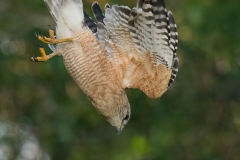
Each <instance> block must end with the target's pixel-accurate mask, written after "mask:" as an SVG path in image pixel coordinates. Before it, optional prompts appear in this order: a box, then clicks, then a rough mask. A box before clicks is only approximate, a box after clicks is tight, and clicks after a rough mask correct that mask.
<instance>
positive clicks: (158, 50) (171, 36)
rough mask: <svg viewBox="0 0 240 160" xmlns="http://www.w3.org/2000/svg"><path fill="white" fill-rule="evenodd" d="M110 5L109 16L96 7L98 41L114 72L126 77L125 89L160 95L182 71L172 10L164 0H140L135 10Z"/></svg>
mask: <svg viewBox="0 0 240 160" xmlns="http://www.w3.org/2000/svg"><path fill="white" fill-rule="evenodd" d="M106 6H107V7H105V16H104V15H103V13H102V11H101V9H100V8H99V6H98V4H97V3H94V4H93V6H92V9H93V13H94V15H95V18H96V19H97V21H98V23H97V24H95V25H94V26H95V27H96V26H97V32H96V34H97V37H98V40H99V42H100V44H101V45H102V46H103V48H104V49H105V53H106V55H107V56H108V58H109V61H110V62H111V64H112V68H111V69H110V70H111V71H110V72H114V73H115V75H117V76H118V78H120V79H121V80H122V86H123V88H138V89H140V90H142V91H143V92H144V93H146V94H147V95H148V96H149V97H151V98H157V97H160V96H161V95H162V94H163V93H164V92H165V91H166V90H167V89H168V87H169V86H170V85H171V84H172V82H173V81H174V78H175V77H176V74H177V72H178V59H177V57H176V51H177V43H178V40H177V38H178V37H177V29H176V24H175V22H174V19H173V16H172V13H171V12H170V11H169V12H167V10H166V8H165V4H164V2H163V0H138V3H137V7H135V8H133V9H130V8H129V7H126V6H118V5H113V6H112V7H110V6H109V5H106ZM86 17H88V16H86ZM93 23H94V22H92V23H91V24H92V25H93ZM89 24H90V23H89ZM89 26H90V25H89ZM89 28H90V29H91V28H93V27H91V26H90V27H89Z"/></svg>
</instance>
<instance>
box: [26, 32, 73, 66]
mask: <svg viewBox="0 0 240 160" xmlns="http://www.w3.org/2000/svg"><path fill="white" fill-rule="evenodd" d="M48 32H49V37H45V36H44V37H43V36H40V35H36V36H37V38H38V40H40V41H42V42H43V43H47V44H58V43H64V42H72V41H73V39H72V38H64V39H56V37H55V36H54V31H53V30H52V29H50V30H49V31H48ZM39 50H40V53H41V55H42V56H41V57H29V58H30V60H31V61H33V62H46V61H48V60H49V59H50V58H52V57H54V56H55V55H57V54H58V52H57V51H54V52H53V53H51V54H49V55H46V53H45V50H44V48H43V47H41V46H40V48H39Z"/></svg>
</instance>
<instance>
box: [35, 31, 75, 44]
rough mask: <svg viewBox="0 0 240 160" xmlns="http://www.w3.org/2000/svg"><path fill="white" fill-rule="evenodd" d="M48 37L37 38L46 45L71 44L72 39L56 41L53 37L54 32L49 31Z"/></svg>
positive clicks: (38, 36)
mask: <svg viewBox="0 0 240 160" xmlns="http://www.w3.org/2000/svg"><path fill="white" fill-rule="evenodd" d="M48 32H49V37H45V36H44V37H42V36H40V35H37V38H38V39H39V40H40V41H42V42H43V43H47V44H58V43H63V42H72V41H73V39H72V38H63V39H56V38H55V37H54V31H53V30H52V29H50V30H49V31H48Z"/></svg>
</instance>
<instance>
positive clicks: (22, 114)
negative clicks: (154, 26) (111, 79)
mask: <svg viewBox="0 0 240 160" xmlns="http://www.w3.org/2000/svg"><path fill="white" fill-rule="evenodd" d="M165 1H166V6H167V8H168V9H169V10H171V11H172V12H173V15H174V17H175V21H176V23H177V25H178V31H179V47H178V48H179V49H178V57H179V60H180V65H179V73H178V76H177V78H176V80H175V82H174V84H173V86H172V87H171V88H170V89H169V90H168V91H167V92H166V93H165V94H164V95H163V96H162V97H161V98H160V99H155V100H152V99H150V98H148V97H147V96H146V95H144V94H143V93H142V92H140V91H138V90H133V89H131V90H129V91H128V97H129V101H130V103H131V108H132V116H131V119H130V121H129V123H128V124H127V125H126V127H125V129H124V131H123V132H122V133H121V134H120V135H117V131H116V130H115V128H113V127H111V126H110V125H109V124H108V123H107V122H106V121H105V120H104V118H103V116H101V115H99V114H98V113H97V112H96V110H95V109H94V107H93V106H92V105H91V104H90V102H89V101H88V100H87V98H86V97H85V95H84V94H83V93H82V92H81V91H80V89H79V88H78V87H77V85H76V84H75V83H74V82H73V80H72V79H71V78H70V77H69V75H68V74H67V72H66V69H65V68H64V65H63V62H62V58H61V57H55V58H53V59H51V60H50V61H48V62H47V63H32V62H30V61H29V59H28V55H30V56H32V55H33V54H34V55H39V51H38V47H37V44H39V43H40V42H39V41H38V40H37V39H36V37H35V35H34V33H35V32H36V31H37V32H38V33H40V34H44V35H47V33H48V27H47V25H49V24H51V25H53V26H54V21H53V19H52V17H51V16H50V14H49V12H48V10H47V8H46V6H45V4H44V2H43V1H42V0H1V1H0V151H1V147H2V146H4V145H8V146H10V148H12V151H11V152H10V154H9V157H10V158H9V159H16V157H17V156H18V155H19V153H20V152H21V144H22V143H23V141H24V140H22V136H19V135H24V134H23V133H25V132H24V130H27V131H29V132H31V133H32V134H34V135H35V137H36V138H37V139H38V141H39V145H40V146H41V148H42V149H43V150H44V151H45V152H46V153H47V154H48V155H49V157H50V158H51V159H52V160H108V159H109V160H239V159H240V12H239V9H240V8H239V7H240V1H239V0H182V1H181V0H168V1H167V0H165ZM91 2H93V0H92V1H90V0H89V1H87V0H85V1H84V8H85V10H86V11H87V12H88V13H90V5H91ZM98 2H99V4H100V5H101V7H103V6H104V5H105V3H107V2H108V3H109V4H121V5H128V6H130V7H134V6H135V4H136V0H121V1H120V0H99V1H98ZM43 45H44V44H43ZM44 47H45V48H46V51H47V53H50V50H49V49H47V45H44ZM6 123H7V124H10V126H11V125H13V126H15V127H13V128H16V130H17V129H19V128H20V130H19V131H15V130H14V134H13V135H11V136H9V135H8V134H3V133H6V132H4V131H6V129H5V130H4V129H3V127H1V126H4V124H6ZM5 126H6V125H5ZM8 131H9V130H8ZM9 132H10V133H12V132H11V131H9ZM19 132H23V133H19ZM1 135H5V136H1ZM25 137H26V135H25ZM0 153H1V152H0ZM35 159H36V158H35ZM42 159H44V160H48V159H49V158H48V159H47V158H46V156H45V158H44V156H43V157H42Z"/></svg>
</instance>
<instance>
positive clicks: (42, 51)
mask: <svg viewBox="0 0 240 160" xmlns="http://www.w3.org/2000/svg"><path fill="white" fill-rule="evenodd" d="M39 51H40V53H41V55H42V56H41V57H30V60H31V61H33V62H46V61H47V60H49V59H50V58H52V57H54V56H56V55H57V54H58V52H57V51H55V52H53V53H51V54H49V55H46V53H45V50H44V48H43V47H40V48H39Z"/></svg>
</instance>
